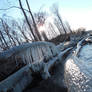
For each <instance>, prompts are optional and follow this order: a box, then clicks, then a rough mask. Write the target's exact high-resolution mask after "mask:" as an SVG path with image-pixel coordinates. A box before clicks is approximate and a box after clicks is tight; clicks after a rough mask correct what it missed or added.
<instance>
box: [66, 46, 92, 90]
mask: <svg viewBox="0 0 92 92" xmlns="http://www.w3.org/2000/svg"><path fill="white" fill-rule="evenodd" d="M65 82H66V84H67V86H68V88H69V92H92V45H85V46H84V47H83V48H82V49H81V51H80V54H79V57H78V58H77V57H75V56H74V57H71V58H69V59H68V60H67V62H66V64H65Z"/></svg>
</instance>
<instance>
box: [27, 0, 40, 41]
mask: <svg viewBox="0 0 92 92" xmlns="http://www.w3.org/2000/svg"><path fill="white" fill-rule="evenodd" d="M26 3H27V7H28V10H29V13H30V15H31V18H32V21H33V26H34V28H35V33H36V35H37V37H38V39H39V40H40V41H41V36H40V33H39V31H38V29H37V26H36V23H35V19H34V17H33V14H32V12H31V9H30V6H29V3H28V0H26Z"/></svg>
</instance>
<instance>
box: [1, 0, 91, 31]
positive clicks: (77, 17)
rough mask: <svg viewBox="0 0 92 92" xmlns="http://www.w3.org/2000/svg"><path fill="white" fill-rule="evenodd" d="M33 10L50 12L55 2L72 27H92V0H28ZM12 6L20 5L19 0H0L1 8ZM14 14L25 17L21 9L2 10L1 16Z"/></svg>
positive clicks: (17, 16) (13, 15) (23, 1)
mask: <svg viewBox="0 0 92 92" xmlns="http://www.w3.org/2000/svg"><path fill="white" fill-rule="evenodd" d="M28 1H29V4H30V7H31V9H32V12H38V11H39V10H40V9H41V10H46V11H48V12H49V10H51V9H50V7H51V6H52V5H53V4H55V3H56V4H58V6H59V12H60V14H61V17H62V18H63V20H65V21H68V22H69V24H70V26H71V28H72V29H77V28H79V27H85V28H86V29H87V30H91V29H92V0H28ZM22 3H23V6H24V8H26V4H25V0H22ZM10 6H19V4H18V0H0V9H5V8H8V7H10ZM5 15H8V16H12V17H14V18H21V17H23V16H22V15H23V14H22V12H21V11H20V10H19V9H10V10H7V11H0V17H2V16H5Z"/></svg>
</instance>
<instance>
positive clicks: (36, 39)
mask: <svg viewBox="0 0 92 92" xmlns="http://www.w3.org/2000/svg"><path fill="white" fill-rule="evenodd" d="M19 5H20V8H21V10H22V12H23V14H24V17H25V19H26V21H27V24H28V26H29V29H30V32H31V33H32V35H33V37H34V40H35V41H38V38H37V37H36V36H35V34H34V32H33V30H32V27H31V25H30V23H29V20H28V17H27V15H26V12H25V10H24V9H23V7H22V3H21V0H19Z"/></svg>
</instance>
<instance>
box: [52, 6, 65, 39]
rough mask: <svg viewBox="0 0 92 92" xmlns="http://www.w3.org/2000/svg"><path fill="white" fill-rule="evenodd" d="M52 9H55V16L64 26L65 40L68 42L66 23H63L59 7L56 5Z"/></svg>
mask: <svg viewBox="0 0 92 92" xmlns="http://www.w3.org/2000/svg"><path fill="white" fill-rule="evenodd" d="M52 9H53V12H54V15H55V16H56V18H57V19H58V21H59V22H60V25H61V26H62V28H63V31H64V32H65V40H66V34H67V31H66V29H65V27H64V23H63V21H62V18H61V16H60V14H59V10H58V6H57V5H56V4H54V5H53V7H52Z"/></svg>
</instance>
